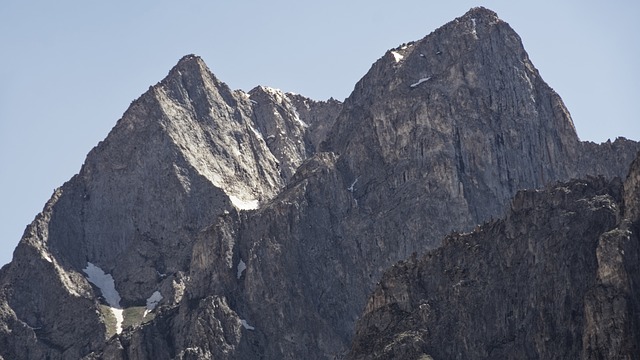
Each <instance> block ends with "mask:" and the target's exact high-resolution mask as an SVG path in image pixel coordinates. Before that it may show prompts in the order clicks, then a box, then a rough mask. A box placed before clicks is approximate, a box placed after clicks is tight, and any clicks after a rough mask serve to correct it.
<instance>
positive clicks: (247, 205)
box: [229, 195, 260, 210]
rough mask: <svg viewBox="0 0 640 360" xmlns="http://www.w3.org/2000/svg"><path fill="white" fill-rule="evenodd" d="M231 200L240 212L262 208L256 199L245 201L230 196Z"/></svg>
mask: <svg viewBox="0 0 640 360" xmlns="http://www.w3.org/2000/svg"><path fill="white" fill-rule="evenodd" d="M229 200H231V203H232V204H233V206H235V207H236V209H238V210H255V209H257V208H258V207H259V206H260V202H259V201H258V200H256V199H249V200H244V199H240V198H239V197H237V196H234V195H229Z"/></svg>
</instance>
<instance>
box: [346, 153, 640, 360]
mask: <svg viewBox="0 0 640 360" xmlns="http://www.w3.org/2000/svg"><path fill="white" fill-rule="evenodd" d="M639 155H640V154H639ZM639 180H640V156H638V157H637V158H636V160H635V162H634V164H633V165H632V168H631V171H630V173H629V176H628V177H627V180H626V182H625V183H624V184H623V183H622V182H621V181H620V180H619V179H615V180H612V181H607V180H605V179H604V178H602V177H599V178H589V179H587V180H573V181H570V182H568V183H558V184H554V185H551V186H549V187H548V188H546V189H544V190H524V191H521V192H518V194H517V195H516V196H515V198H514V199H513V201H512V203H511V208H510V209H509V211H508V212H507V215H506V216H505V217H504V218H503V219H500V220H494V221H491V222H488V223H485V224H484V225H482V226H480V227H477V228H476V229H475V230H474V231H473V232H471V233H467V234H459V233H454V234H452V235H449V236H448V237H447V238H446V239H445V240H444V242H443V245H442V247H440V248H439V249H437V250H434V251H431V252H428V253H426V254H425V255H424V256H421V257H417V256H415V255H414V256H413V257H411V258H410V259H408V260H406V261H404V262H401V263H399V264H396V265H394V266H393V267H392V268H391V269H390V270H388V271H387V272H386V273H385V275H384V276H383V279H382V281H381V282H380V283H379V284H378V285H377V286H376V290H375V292H374V295H373V296H372V297H370V298H369V301H368V303H367V306H366V310H365V312H364V315H363V317H362V319H361V320H360V321H359V323H358V327H357V334H356V337H355V339H354V342H353V347H352V349H351V353H350V356H349V358H350V359H432V358H434V359H494V358H500V359H502V358H509V359H515V358H517V359H533V358H540V359H632V358H635V357H636V356H637V354H638V350H639V349H640V301H639V300H638V299H639V298H640V297H639V295H640V294H638V284H640V248H639V247H638V243H639V241H640V237H639V236H638V234H640V216H639V215H640V213H639V212H638V204H640V191H639V190H640V188H639V187H638V184H639V183H640V182H639Z"/></svg>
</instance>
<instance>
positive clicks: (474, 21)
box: [471, 18, 478, 39]
mask: <svg viewBox="0 0 640 360" xmlns="http://www.w3.org/2000/svg"><path fill="white" fill-rule="evenodd" d="M471 25H472V28H471V33H472V34H473V36H475V38H476V39H477V38H478V33H477V32H476V19H474V18H471Z"/></svg>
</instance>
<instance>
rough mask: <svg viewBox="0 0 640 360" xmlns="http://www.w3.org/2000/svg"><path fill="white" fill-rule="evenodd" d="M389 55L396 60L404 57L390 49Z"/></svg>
mask: <svg viewBox="0 0 640 360" xmlns="http://www.w3.org/2000/svg"><path fill="white" fill-rule="evenodd" d="M391 55H393V58H394V59H396V62H397V63H398V62H400V60H402V59H404V56H402V55H400V53H398V52H395V51H392V52H391Z"/></svg>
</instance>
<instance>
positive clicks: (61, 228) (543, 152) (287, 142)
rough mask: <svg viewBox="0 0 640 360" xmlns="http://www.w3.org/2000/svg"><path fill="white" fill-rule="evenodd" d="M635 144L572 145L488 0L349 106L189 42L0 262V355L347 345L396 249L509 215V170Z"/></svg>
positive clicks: (581, 167)
mask: <svg viewBox="0 0 640 360" xmlns="http://www.w3.org/2000/svg"><path fill="white" fill-rule="evenodd" d="M639 149H640V146H639V144H638V143H637V142H634V141H631V140H626V139H618V140H616V141H614V142H613V143H606V144H602V145H596V144H592V143H582V142H580V141H579V139H578V137H577V135H576V132H575V129H574V127H573V123H572V121H571V118H570V116H569V113H568V111H567V110H566V108H565V107H564V105H563V103H562V101H561V99H560V97H559V96H558V95H557V94H556V93H555V92H554V91H553V90H552V89H551V88H549V86H548V85H547V84H546V83H545V82H544V81H543V80H542V79H541V78H540V76H539V74H538V72H537V71H536V70H535V68H534V67H533V65H532V64H531V62H530V61H529V59H528V56H527V54H526V52H525V51H524V49H523V47H522V44H521V43H520V39H519V37H518V36H517V34H516V33H515V32H514V31H513V30H512V29H511V28H510V27H509V26H508V25H507V24H506V23H505V22H503V21H502V20H500V19H498V17H497V16H496V14H495V13H493V12H491V11H489V10H486V9H483V8H476V9H472V10H471V11H470V12H468V13H467V14H465V15H464V16H462V17H461V18H458V19H456V20H454V21H452V22H450V23H448V24H446V25H445V26H443V27H442V28H440V29H438V30H436V31H435V32H434V33H432V34H430V35H429V36H427V37H425V38H424V39H422V40H420V41H417V42H413V43H410V44H408V45H403V46H401V47H398V48H396V49H394V50H390V51H389V52H387V53H386V54H385V55H384V56H383V57H382V58H381V59H379V60H378V61H377V62H376V63H375V64H374V65H373V66H372V68H371V70H370V71H369V72H368V73H367V75H365V77H364V78H363V79H362V80H361V81H360V82H359V83H358V84H357V85H356V87H355V90H354V92H353V93H352V95H351V96H350V97H349V98H348V99H347V100H346V101H345V102H344V104H342V103H340V102H338V101H335V100H332V99H330V100H329V101H326V102H317V101H313V100H310V99H307V98H304V97H302V96H300V95H294V94H285V93H283V92H281V91H279V90H275V89H270V88H267V87H257V88H255V89H253V90H251V91H250V92H249V93H244V92H242V91H232V90H230V89H229V88H228V87H227V86H226V85H225V84H224V83H222V82H220V81H219V80H218V79H216V78H215V76H214V75H213V74H211V72H210V71H209V70H208V69H207V67H206V65H205V64H204V63H203V61H202V60H201V59H200V58H198V57H196V56H193V55H189V56H186V57H184V58H183V59H181V60H180V62H179V63H178V64H177V65H176V66H175V67H174V68H173V69H172V70H171V71H170V73H169V75H168V76H167V77H166V78H165V79H164V80H162V81H161V82H160V83H158V84H156V85H155V86H153V87H151V88H150V89H149V91H148V92H146V93H145V94H143V95H142V96H141V97H140V98H139V99H138V100H136V101H134V102H133V103H132V104H131V106H130V108H129V109H128V110H127V111H126V112H125V114H124V115H123V117H122V119H120V120H119V121H118V123H117V124H116V126H115V127H114V129H113V130H112V131H111V133H110V134H109V135H108V136H107V138H106V139H105V140H104V141H103V142H101V143H100V144H99V145H98V146H97V147H96V148H95V149H93V150H92V151H91V152H90V153H89V155H88V156H87V159H86V161H85V164H84V165H83V166H82V169H81V170H80V172H79V174H78V175H76V176H74V177H73V178H72V179H71V180H70V181H69V182H67V183H66V184H64V185H63V186H62V187H61V188H60V189H58V190H57V191H56V193H55V194H54V196H53V197H52V199H51V200H50V201H49V203H48V204H47V206H46V207H45V209H44V210H43V212H42V213H41V214H40V215H38V216H37V217H36V219H35V220H34V222H33V223H32V224H31V225H30V226H29V227H28V228H27V231H26V232H25V235H24V237H23V239H22V240H21V242H20V244H19V246H18V248H17V249H16V252H15V253H14V259H13V261H12V262H11V263H10V264H9V265H7V266H6V267H4V268H3V269H2V270H1V271H0V286H1V288H0V356H2V357H5V358H11V359H21V358H51V359H77V358H81V357H86V358H104V359H128V358H153V359H203V358H247V359H249V358H251V359H253V358H282V359H294V358H336V357H342V356H343V355H344V354H345V353H346V351H347V349H348V347H349V344H350V341H351V339H352V337H353V334H354V331H355V329H354V326H355V322H356V320H357V318H358V316H359V315H360V313H361V311H362V309H363V308H364V306H365V303H366V299H367V297H368V296H369V294H370V293H371V291H372V290H373V289H374V285H375V283H376V282H377V281H378V280H379V279H380V276H381V274H382V273H383V271H384V269H386V268H387V267H388V266H390V265H392V264H394V263H395V262H397V261H399V260H403V259H406V258H407V257H408V256H410V254H412V253H413V252H415V251H420V252H422V251H426V250H428V249H432V248H434V247H437V246H439V245H440V241H441V238H442V236H443V235H445V234H447V233H449V232H450V231H452V230H470V229H472V228H473V226H475V225H476V224H478V223H481V222H483V221H485V220H487V219H490V218H492V217H498V216H501V215H502V214H504V208H505V205H506V204H508V202H509V199H510V198H511V197H512V196H513V195H514V194H515V193H516V191H517V190H518V189H522V188H530V189H531V188H541V187H543V186H544V185H545V184H547V183H549V182H553V181H556V180H568V179H570V178H573V177H578V176H584V175H601V176H604V177H606V178H613V177H615V176H624V174H625V173H626V171H627V169H628V166H629V163H630V162H631V160H632V159H633V156H634V155H635V154H636V152H637V151H638V150H639ZM601 182H602V184H605V183H606V181H605V180H601ZM629 183H630V184H631V185H628V186H630V187H633V186H636V185H637V183H638V181H636V182H635V183H632V182H629ZM602 184H601V185H602ZM607 184H608V183H607ZM633 184H635V185H633ZM601 187H602V188H607V189H609V188H611V189H613V188H615V186H614V185H606V186H605V185H602V186H601ZM636 187H637V186H636ZM618 188H619V186H618ZM585 191H586V190H585ZM603 191H604V190H603ZM607 191H608V190H607ZM610 192H611V194H609V193H606V194H609V195H611V196H612V197H613V200H611V201H610V202H611V203H612V204H614V203H615V204H618V202H619V201H620V199H619V197H615V196H614V195H615V194H614V191H613V190H611V191H610ZM618 193H620V191H618ZM603 194H604V193H603ZM606 194H605V195H606ZM618 195H619V194H618ZM603 196H604V195H603ZM614 200H615V201H614ZM607 201H609V200H607ZM636 203H637V201H635V200H634V199H629V200H627V199H626V198H625V208H629V209H638V208H640V206H636ZM627 204H629V205H627ZM594 206H595V205H594ZM612 206H613V205H612ZM616 206H619V204H618V205H616ZM612 211H614V210H612ZM615 211H618V210H615ZM615 211H614V212H615ZM629 211H632V210H629ZM634 211H635V210H634ZM583 212H584V214H582V213H581V214H582V215H585V214H589V213H588V211H587V210H584V211H583ZM541 216H542V215H541ZM585 216H586V215H585ZM584 221H586V220H584ZM607 221H608V220H607ZM607 221H604V220H603V225H602V227H603V228H605V227H607V226H609V225H611V226H615V225H616V224H617V223H616V221H617V220H616V219H615V216H614V219H613V220H611V221H613V223H612V224H609V222H607ZM523 226H524V225H523ZM589 226H592V225H589ZM593 226H595V225H593ZM593 226H592V227H593ZM585 231H586V230H585ZM598 231H600V228H598ZM585 241H586V240H585ZM585 256H586V255H585ZM612 266H613V265H612ZM89 269H99V270H101V271H104V273H105V274H103V275H101V276H103V277H101V279H103V280H100V281H97V280H95V278H92V276H91V270H89ZM522 271H524V270H522ZM542 275H543V273H541V275H540V276H542ZM578 275H580V274H577V275H576V276H578ZM89 279H93V280H92V281H89ZM540 281H541V282H542V281H543V280H540ZM109 284H111V285H109ZM108 285H109V286H111V287H109V286H108ZM495 286H500V285H499V284H496V285H495ZM567 291H568V290H567ZM572 291H573V290H572ZM575 291H576V292H579V291H582V290H580V289H576V290H575ZM603 294H604V295H607V294H608V293H607V292H606V291H605V292H604V293H603ZM596 295H597V294H595V295H594V296H596ZM604 295H603V296H604ZM114 299H115V300H114ZM118 299H119V300H118ZM593 299H594V300H593V302H592V304H593V306H598V304H601V303H600V302H599V301H600V298H598V297H594V298H593ZM529 300H531V301H534V300H535V301H537V300H539V299H537V298H535V299H529ZM69 309H73V310H72V311H71V310H69ZM613 310H615V311H618V310H617V308H616V309H612V311H613ZM585 321H586V320H585ZM590 321H598V318H593V319H592V320H590ZM545 334H546V333H545ZM604 334H605V333H601V334H600V333H597V334H596V333H594V334H593V338H592V339H593V341H595V343H594V344H599V343H600V342H601V341H603V340H602V339H603V338H602V336H603V335H604ZM574 345H575V344H574V343H571V346H574ZM594 346H595V347H596V348H597V347H598V346H599V345H594ZM354 354H355V353H354ZM354 356H355V355H354ZM363 356H365V355H363Z"/></svg>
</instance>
